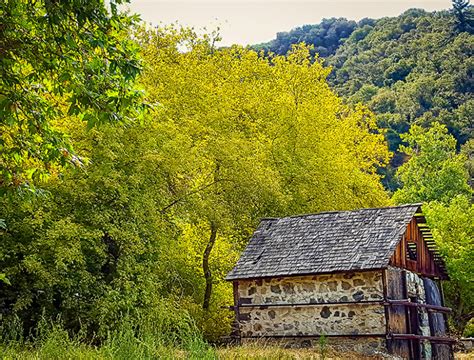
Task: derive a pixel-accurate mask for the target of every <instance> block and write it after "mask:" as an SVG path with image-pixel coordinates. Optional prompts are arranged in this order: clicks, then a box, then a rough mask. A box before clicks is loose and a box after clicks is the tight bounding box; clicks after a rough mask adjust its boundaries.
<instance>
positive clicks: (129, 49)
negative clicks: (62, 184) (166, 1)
mask: <svg viewBox="0 0 474 360" xmlns="http://www.w3.org/2000/svg"><path fill="white" fill-rule="evenodd" d="M120 3H122V1H121V0H117V1H110V2H109V8H107V7H106V5H105V3H104V1H103V0H93V1H83V0H73V1H65V0H60V1H49V0H40V1H30V0H5V1H2V2H1V3H0V18H1V19H2V20H1V26H0V72H1V76H0V119H1V121H0V134H1V139H0V154H1V156H0V191H2V192H4V191H6V190H8V189H10V190H11V189H18V188H19V187H30V188H31V187H33V186H34V184H35V182H37V181H38V180H41V179H42V178H43V177H44V176H46V175H50V174H54V173H56V172H57V166H58V165H59V166H61V165H65V164H66V163H75V164H76V165H77V164H79V163H80V159H79V158H77V157H76V156H74V153H73V150H72V147H71V143H70V142H69V141H68V139H67V135H66V134H64V133H63V132H62V131H61V130H60V129H59V128H58V126H56V125H55V121H56V120H58V119H63V118H64V117H66V116H67V115H77V116H79V117H80V118H81V119H83V120H84V121H86V122H87V124H88V125H89V126H90V127H92V126H94V125H95V124H97V123H104V122H114V123H118V122H127V121H130V120H131V119H134V118H135V117H136V116H137V111H136V110H137V109H138V108H139V107H140V106H141V93H140V92H139V91H137V90H136V89H134V85H133V84H134V80H135V78H136V76H137V75H138V73H139V71H140V68H141V65H140V61H139V58H138V47H137V45H136V44H135V42H134V41H133V40H132V39H131V37H130V30H131V28H132V26H133V24H134V22H135V21H136V20H137V17H134V16H127V15H124V14H123V13H121V12H120V11H119V10H118V9H117V5H118V4H120Z"/></svg>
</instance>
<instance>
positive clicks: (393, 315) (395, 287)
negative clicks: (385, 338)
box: [386, 269, 410, 359]
mask: <svg viewBox="0 0 474 360" xmlns="http://www.w3.org/2000/svg"><path fill="white" fill-rule="evenodd" d="M386 273H387V298H388V299H389V300H402V299H404V296H405V294H404V281H403V273H402V271H401V270H397V269H387V270H386ZM388 329H389V332H390V333H392V334H406V331H407V322H406V313H405V307H404V306H390V307H389V310H388ZM388 350H389V351H390V353H392V354H394V355H398V356H401V357H402V358H406V359H408V358H409V357H410V347H409V343H408V341H406V340H392V341H390V348H389V349H388Z"/></svg>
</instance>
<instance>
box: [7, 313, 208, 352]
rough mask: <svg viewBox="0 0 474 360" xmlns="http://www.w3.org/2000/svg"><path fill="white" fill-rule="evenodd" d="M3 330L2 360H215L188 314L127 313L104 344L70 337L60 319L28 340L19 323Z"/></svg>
mask: <svg viewBox="0 0 474 360" xmlns="http://www.w3.org/2000/svg"><path fill="white" fill-rule="evenodd" d="M0 331H1V335H2V339H1V342H0V358H2V359H53V360H54V359H123V360H125V359H127V360H128V359H217V355H216V352H215V349H214V348H213V347H211V346H210V345H209V344H207V343H206V342H205V341H204V340H203V338H202V336H201V335H200V332H199V331H198V329H197V328H196V326H195V325H194V322H193V321H192V319H191V318H190V317H189V316H187V315H186V314H181V315H179V316H177V315H176V314H162V313H161V314H160V313H158V314H156V313H155V314H147V316H134V317H131V316H128V315H126V316H124V317H123V320H122V322H121V323H120V324H119V326H117V327H116V329H115V330H113V331H110V332H109V333H108V334H107V336H106V337H105V339H103V341H102V342H101V343H100V345H93V344H92V343H91V341H90V339H86V337H85V336H84V335H83V334H82V333H78V334H74V335H71V334H69V333H68V332H67V331H66V330H65V329H64V327H63V326H62V324H61V321H60V319H55V320H54V321H51V320H46V319H43V320H42V321H41V322H40V323H39V324H38V326H37V328H36V329H35V331H34V335H32V334H30V335H29V336H26V337H25V336H24V331H23V328H22V326H21V322H20V321H19V320H18V319H14V320H12V321H10V322H9V323H7V324H3V325H2V326H0Z"/></svg>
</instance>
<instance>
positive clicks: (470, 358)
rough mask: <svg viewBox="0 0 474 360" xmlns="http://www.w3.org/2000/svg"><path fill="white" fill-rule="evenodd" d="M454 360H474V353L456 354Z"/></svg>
mask: <svg viewBox="0 0 474 360" xmlns="http://www.w3.org/2000/svg"><path fill="white" fill-rule="evenodd" d="M454 358H455V359H456V360H474V351H470V352H468V353H455V354H454Z"/></svg>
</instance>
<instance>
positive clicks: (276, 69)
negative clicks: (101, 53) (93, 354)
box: [0, 29, 389, 338]
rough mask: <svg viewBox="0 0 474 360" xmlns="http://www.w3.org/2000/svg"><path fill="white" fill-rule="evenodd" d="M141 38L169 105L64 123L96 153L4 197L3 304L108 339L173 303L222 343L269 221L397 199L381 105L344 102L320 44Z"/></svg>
mask: <svg viewBox="0 0 474 360" xmlns="http://www.w3.org/2000/svg"><path fill="white" fill-rule="evenodd" d="M136 38H137V40H138V41H139V43H140V44H141V46H142V49H143V57H144V59H145V60H146V61H147V65H148V66H147V68H146V70H145V71H144V73H143V75H142V76H141V77H140V81H141V84H142V86H143V87H144V88H145V89H146V91H147V94H148V95H147V96H148V98H147V101H149V102H152V103H158V104H157V106H156V107H154V109H153V110H152V111H151V112H150V113H149V114H148V115H147V116H146V118H145V119H144V122H143V124H139V123H134V124H131V125H129V126H127V127H121V126H116V125H114V124H105V125H102V126H99V127H96V128H93V129H91V130H87V128H86V124H84V123H83V122H81V121H79V119H76V118H75V117H71V119H69V120H65V121H62V122H60V123H59V125H60V126H61V130H62V131H64V132H67V133H69V134H71V142H72V143H73V144H75V147H76V148H77V151H78V152H81V153H83V154H85V155H86V156H87V157H88V158H89V159H90V164H89V165H88V166H87V167H85V168H84V169H81V168H70V169H66V170H65V171H64V172H63V174H62V176H61V177H57V178H54V179H51V180H50V181H49V183H48V184H46V185H45V189H46V190H48V191H49V192H50V194H51V196H50V197H49V198H48V199H46V198H38V199H36V200H35V201H33V202H24V201H22V199H20V198H17V199H14V200H15V201H14V202H13V203H7V202H6V199H2V200H1V201H2V205H4V208H5V219H6V221H7V223H8V229H7V231H6V232H2V233H0V236H1V241H2V244H3V246H2V247H1V249H0V268H1V269H2V272H3V273H5V276H6V277H7V278H8V279H9V280H10V282H11V286H6V285H5V286H3V285H2V286H0V302H1V303H2V307H1V309H2V311H3V316H4V318H10V317H11V316H13V315H14V314H17V315H19V316H20V317H21V319H22V321H23V322H24V324H25V328H26V329H30V328H32V327H34V326H35V324H36V322H37V321H38V316H39V314H41V310H42V309H45V310H44V311H45V312H46V314H47V315H53V316H54V315H57V314H61V315H62V317H63V319H64V322H65V325H66V327H67V328H68V329H71V330H77V328H78V327H79V324H83V325H87V327H88V329H89V331H90V333H97V332H98V333H99V334H102V335H103V334H105V333H106V332H107V331H108V330H111V329H113V328H114V327H115V326H116V324H117V323H118V322H119V321H120V319H121V318H122V317H123V314H126V313H131V314H133V313H134V312H135V311H138V310H141V311H148V312H149V311H151V310H152V309H154V308H156V307H157V304H159V303H160V302H163V301H166V302H168V301H169V302H173V303H175V302H177V303H178V304H179V306H180V308H181V309H182V310H183V312H188V313H190V314H191V315H192V316H193V317H194V319H195V320H196V322H197V323H198V324H199V325H200V327H201V328H202V329H203V330H204V332H205V333H206V335H207V336H208V337H209V338H216V337H217V336H219V335H221V334H222V333H224V332H226V331H227V330H228V326H229V325H230V320H231V314H230V313H229V312H228V311H227V310H222V309H220V307H221V305H226V304H228V303H229V301H231V299H232V287H231V286H229V284H228V283H226V282H225V281H224V277H225V274H226V273H227V272H228V271H229V270H230V269H231V268H232V266H233V264H234V263H235V261H236V259H237V257H238V254H239V252H240V251H241V250H242V248H243V247H244V245H245V243H246V241H247V239H248V238H249V236H250V234H251V232H252V230H253V229H254V228H255V226H256V224H257V223H258V221H259V219H260V218H261V217H264V216H280V215H287V214H291V213H302V212H310V211H320V210H333V209H351V208H359V207H364V206H379V205H385V204H387V203H388V201H389V200H388V196H387V194H386V193H385V191H384V190H383V188H382V186H381V184H380V181H379V180H380V177H379V176H378V175H377V168H378V167H380V166H384V165H385V164H386V163H387V161H388V158H389V153H388V150H387V147H386V144H385V142H384V136H383V134H382V133H380V132H379V131H378V129H377V127H376V125H375V118H374V116H373V114H372V113H370V112H369V111H368V110H367V109H365V108H363V107H357V108H350V107H347V106H346V105H344V104H343V103H342V101H341V100H340V99H339V98H338V97H337V96H336V95H335V94H334V93H333V92H332V91H331V90H330V89H329V87H328V85H327V82H326V76H327V74H328V72H329V70H328V69H326V68H324V67H323V66H322V65H321V63H320V62H319V61H316V62H314V61H312V59H311V56H310V49H308V48H307V47H304V46H299V47H296V48H295V49H294V50H293V52H292V53H291V54H290V56H289V57H283V56H276V57H274V58H272V60H271V61H269V60H267V59H263V58H260V57H259V56H258V54H257V53H255V52H254V51H251V50H249V49H243V48H241V47H232V48H229V49H217V48H216V47H215V45H214V42H215V39H214V37H212V36H211V37H204V38H200V37H198V36H196V34H194V33H193V32H192V31H189V30H175V29H158V30H153V31H143V32H141V33H140V34H138V35H137V36H136ZM183 48H184V49H185V51H183ZM203 308H204V309H203Z"/></svg>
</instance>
